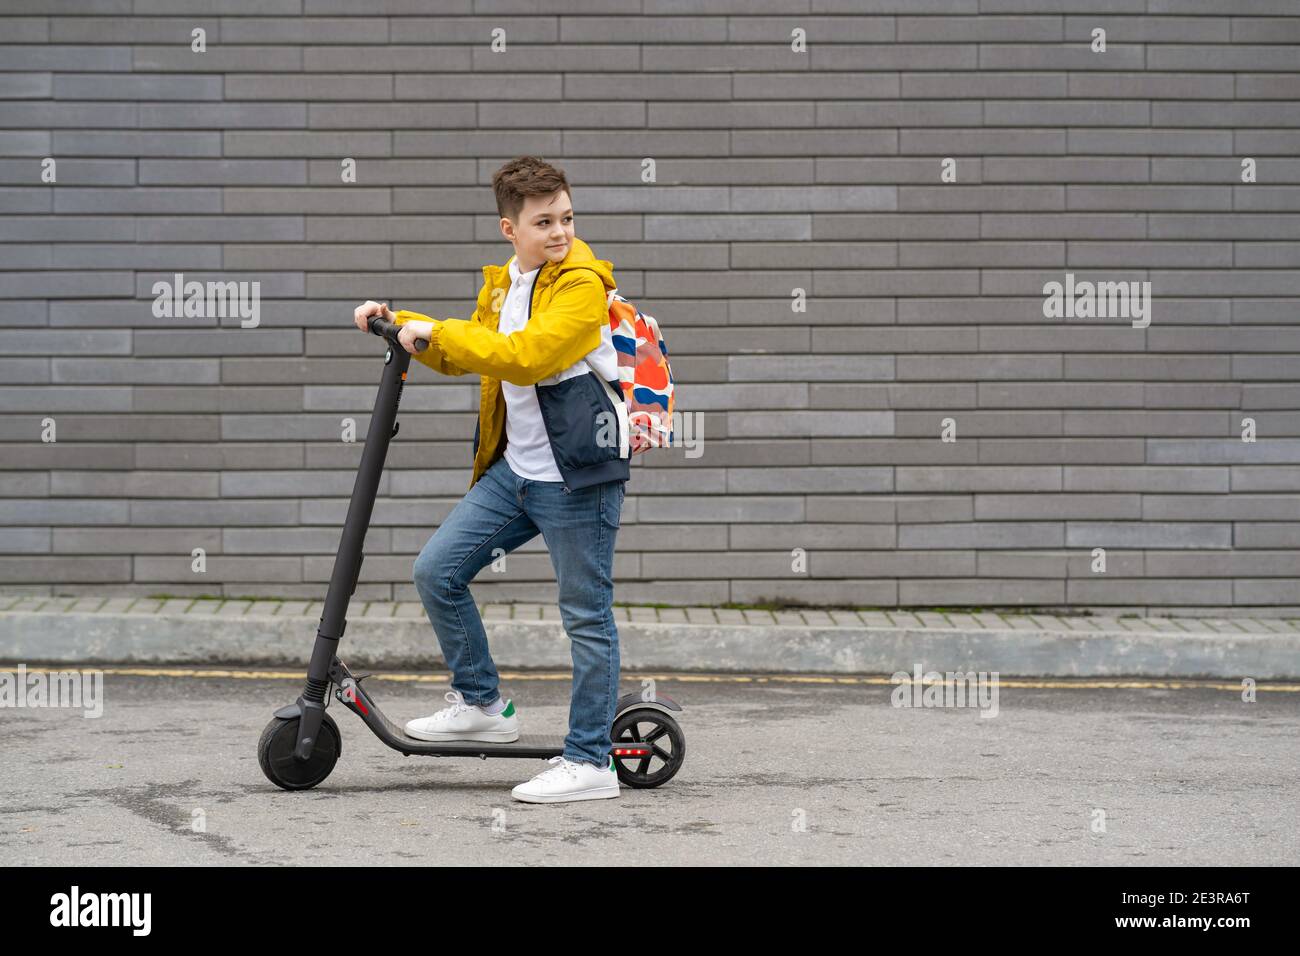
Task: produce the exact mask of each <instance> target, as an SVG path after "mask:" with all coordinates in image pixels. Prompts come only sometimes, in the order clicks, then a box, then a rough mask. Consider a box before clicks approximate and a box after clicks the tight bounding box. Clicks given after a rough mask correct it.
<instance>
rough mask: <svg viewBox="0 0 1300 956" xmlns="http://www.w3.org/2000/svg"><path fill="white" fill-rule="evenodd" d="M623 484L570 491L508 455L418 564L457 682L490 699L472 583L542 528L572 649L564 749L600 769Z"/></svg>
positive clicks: (615, 659)
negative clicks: (526, 473)
mask: <svg viewBox="0 0 1300 956" xmlns="http://www.w3.org/2000/svg"><path fill="white" fill-rule="evenodd" d="M623 486H624V482H623V481H621V480H615V481H606V482H603V483H602V484H598V485H591V486H590V487H587V488H579V489H577V490H575V491H572V492H569V491H565V489H564V482H562V481H534V480H532V479H529V478H521V477H520V476H519V475H517V474H515V473H514V471H512V470H511V468H510V466H509V465H508V464H507V462H506V459H505V457H504V456H502V457H501V458H499V459H498V460H497V461H496V462H494V463H493V464H492V466H491V467H490V468H488V470H487V471H486V472H484V473H483V475H482V477H480V478H479V480H478V481H476V482H475V483H474V487H472V488H470V490H469V491H468V492H466V494H465V497H464V498H462V499H461V500H460V501H459V502H458V503H457V504H456V507H455V508H453V509H452V510H451V513H450V514H449V515H447V518H446V520H445V521H443V523H442V524H441V525H440V526H439V527H438V530H437V531H436V532H434V534H433V537H431V538H430V539H429V540H428V542H427V543H426V544H425V546H424V548H423V549H422V550H421V551H420V555H419V557H417V558H416V559H415V566H414V569H413V570H414V578H415V588H416V590H417V591H418V592H419V594H420V601H421V602H422V603H423V604H424V610H425V612H426V613H427V614H428V615H429V621H430V623H432V624H433V629H434V631H435V632H436V633H437V635H438V643H439V644H440V645H441V646H442V655H443V659H444V660H445V661H446V662H447V667H448V668H449V669H450V670H451V674H452V680H451V686H452V688H453V689H454V690H457V691H459V692H460V693H461V695H462V696H463V697H464V699H465V702H466V703H467V704H479V705H487V704H491V703H493V702H494V701H496V700H497V698H498V697H500V692H499V690H498V684H499V679H498V676H497V669H496V665H495V664H493V663H492V655H491V654H490V653H489V651H488V643H487V634H486V633H485V632H484V630H483V619H482V617H481V616H480V615H479V611H478V606H477V604H475V602H474V598H473V596H472V595H471V594H470V591H469V583H470V581H472V580H473V579H474V576H475V575H476V574H478V572H479V571H480V570H481V569H482V568H483V567H485V566H486V565H488V564H490V563H491V562H492V561H493V560H494V559H495V558H497V557H500V556H501V554H503V553H508V552H510V551H513V550H514V549H515V548H518V547H519V546H520V545H521V544H523V543H524V542H526V541H530V540H532V539H533V538H534V537H536V536H537V533H538V532H539V531H540V532H541V534H542V537H543V538H544V539H545V541H546V547H547V549H548V550H549V552H550V555H551V564H552V565H553V566H554V568H555V577H556V580H557V582H558V584H559V598H560V618H561V620H562V622H563V624H564V630H565V632H566V633H567V634H568V635H569V641H570V650H571V652H572V656H573V693H572V696H571V698H570V701H569V734H568V736H567V737H565V738H564V756H565V757H567V758H568V759H569V760H573V761H578V762H585V763H591V764H595V765H596V766H598V767H600V768H602V769H603V768H605V767H607V766H609V750H610V737H609V734H610V728H611V726H612V725H613V722H614V708H615V706H616V705H617V703H618V669H619V654H618V628H617V626H616V625H615V623H614V610H613V603H614V580H613V567H614V538H615V535H616V534H617V533H618V526H619V519H620V515H621V513H622V510H623V495H624V487H623Z"/></svg>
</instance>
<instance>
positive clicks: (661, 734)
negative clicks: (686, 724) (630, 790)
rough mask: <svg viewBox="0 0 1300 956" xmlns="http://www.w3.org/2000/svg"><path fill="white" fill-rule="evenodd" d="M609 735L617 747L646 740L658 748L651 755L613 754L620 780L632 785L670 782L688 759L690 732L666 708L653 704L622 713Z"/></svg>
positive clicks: (646, 742)
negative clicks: (686, 731)
mask: <svg viewBox="0 0 1300 956" xmlns="http://www.w3.org/2000/svg"><path fill="white" fill-rule="evenodd" d="M609 737H610V742H611V743H612V744H613V746H614V747H615V748H617V747H618V745H619V744H620V743H643V744H649V745H650V747H651V749H652V750H654V754H653V755H651V756H649V757H620V756H618V755H617V754H615V755H613V758H614V769H615V770H616V771H617V772H618V779H619V782H620V783H623V784H625V785H626V786H629V787H636V788H637V789H643V788H647V787H657V786H659V785H660V784H664V783H667V782H668V781H669V780H671V779H672V778H673V776H674V775H675V774H676V773H677V771H678V770H679V769H680V768H681V766H682V761H683V760H685V759H686V735H685V734H683V733H682V728H681V727H680V726H679V725H678V723H677V721H675V720H673V718H671V717H669V716H668V715H667V714H665V713H664V712H663V711H662V710H655V709H654V708H653V707H639V708H637V709H636V710H629V711H625V712H624V713H622V714H619V715H618V716H617V717H616V718H614V726H613V727H611V728H610V734H609Z"/></svg>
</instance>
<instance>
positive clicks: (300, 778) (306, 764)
mask: <svg viewBox="0 0 1300 956" xmlns="http://www.w3.org/2000/svg"><path fill="white" fill-rule="evenodd" d="M298 720H299V718H297V717H274V718H272V720H271V722H270V723H269V724H267V725H266V729H265V730H263V731H262V739H261V740H259V741H258V742H257V762H258V763H260V764H261V765H262V772H263V773H264V774H266V779H268V780H270V781H271V782H272V783H273V784H275V785H276V786H277V787H280V788H282V789H284V790H310V789H311V788H312V787H314V786H316V785H317V784H318V783H320V782H321V781H322V780H324V779H325V778H326V777H328V776H329V775H330V771H331V770H333V769H334V765H335V764H336V763H338V760H339V756H340V755H341V754H342V753H343V735H342V734H340V733H339V725H338V724H336V723H335V722H334V718H333V717H331V716H330V715H329V714H323V715H322V716H321V725H320V733H319V734H318V735H317V737H316V745H315V746H314V747H312V751H311V756H310V757H309V758H308V759H307V760H297V759H295V758H294V756H293V750H294V747H296V746H297V745H298Z"/></svg>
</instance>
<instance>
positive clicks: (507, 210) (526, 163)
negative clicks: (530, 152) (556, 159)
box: [492, 156, 569, 223]
mask: <svg viewBox="0 0 1300 956" xmlns="http://www.w3.org/2000/svg"><path fill="white" fill-rule="evenodd" d="M561 189H563V190H564V191H565V192H568V191H569V181H568V180H567V179H565V178H564V170H562V169H556V168H555V167H554V166H552V165H551V164H550V163H548V162H547V161H546V160H544V159H542V158H541V157H540V156H520V157H519V158H518V159H512V160H510V162H508V163H506V164H505V165H504V166H502V167H501V168H500V169H498V170H497V171H496V172H495V173H494V174H493V175H492V191H493V192H494V193H496V197H497V213H498V214H499V215H501V216H504V217H505V218H507V219H509V220H511V221H512V222H516V223H517V222H519V214H520V213H521V212H523V209H524V199H525V198H526V197H528V196H549V195H551V193H554V192H557V191H558V190H561Z"/></svg>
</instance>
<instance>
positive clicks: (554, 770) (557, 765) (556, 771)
mask: <svg viewBox="0 0 1300 956" xmlns="http://www.w3.org/2000/svg"><path fill="white" fill-rule="evenodd" d="M546 762H547V763H549V764H552V765H553V766H552V767H551V768H550V769H549V770H543V771H542V772H541V773H539V774H538V775H537V777H538V779H541V778H543V777H545V778H546V779H548V780H549V779H552V778H555V777H559V776H562V775H563V776H569V777H576V776H577V775H578V765H577V764H576V763H574V762H572V761H570V760H566V759H565V757H564V754H560V755H558V756H555V757H550V758H548V759H547V761H546Z"/></svg>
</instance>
